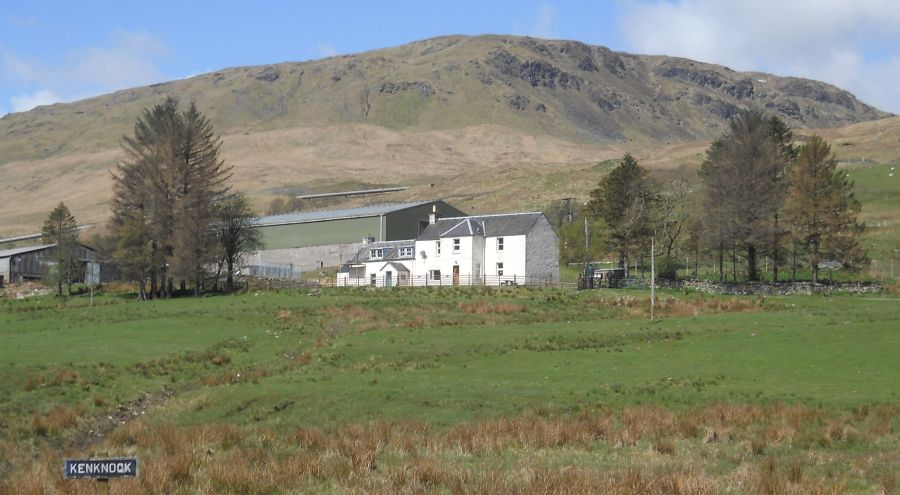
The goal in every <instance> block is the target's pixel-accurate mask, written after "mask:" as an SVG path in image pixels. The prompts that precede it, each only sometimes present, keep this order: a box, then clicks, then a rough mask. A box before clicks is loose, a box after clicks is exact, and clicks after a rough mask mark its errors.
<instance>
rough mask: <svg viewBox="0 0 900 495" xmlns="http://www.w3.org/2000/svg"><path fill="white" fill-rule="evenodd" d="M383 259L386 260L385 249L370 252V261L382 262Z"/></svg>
mask: <svg viewBox="0 0 900 495" xmlns="http://www.w3.org/2000/svg"><path fill="white" fill-rule="evenodd" d="M381 258H384V249H371V250H369V259H372V260H380V259H381Z"/></svg>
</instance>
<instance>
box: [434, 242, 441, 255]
mask: <svg viewBox="0 0 900 495" xmlns="http://www.w3.org/2000/svg"><path fill="white" fill-rule="evenodd" d="M434 246H435V251H436V255H437V256H440V255H441V241H435V243H434Z"/></svg>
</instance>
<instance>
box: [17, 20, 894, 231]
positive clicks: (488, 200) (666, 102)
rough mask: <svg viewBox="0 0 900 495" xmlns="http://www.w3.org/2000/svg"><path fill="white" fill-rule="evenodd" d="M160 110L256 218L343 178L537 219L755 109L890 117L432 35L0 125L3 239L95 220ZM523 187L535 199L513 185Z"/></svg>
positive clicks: (809, 84)
mask: <svg viewBox="0 0 900 495" xmlns="http://www.w3.org/2000/svg"><path fill="white" fill-rule="evenodd" d="M167 95H173V96H176V97H178V98H180V99H181V100H182V101H184V102H187V101H193V102H196V103H197V105H198V106H199V108H200V109H201V111H203V112H204V113H205V114H206V115H207V116H209V118H210V119H211V121H212V122H213V124H214V125H215V128H216V131H217V132H219V133H220V134H221V135H222V138H223V157H224V158H225V159H226V161H227V162H228V163H229V164H231V165H233V166H234V170H235V181H234V182H235V187H236V188H238V189H242V190H245V191H247V192H249V193H250V194H251V196H252V197H253V199H254V201H255V204H256V206H257V207H258V208H260V207H262V206H264V204H265V202H266V201H267V200H268V199H269V198H271V197H272V196H273V195H275V194H277V191H280V190H288V189H289V190H297V191H306V192H316V191H317V190H321V189H324V188H327V187H328V184H333V183H335V182H340V181H344V182H346V181H350V182H355V183H359V184H382V183H390V184H393V183H400V182H402V183H405V184H410V185H413V186H414V187H413V188H411V189H410V190H409V191H408V192H406V193H405V195H401V196H397V197H396V199H400V200H404V199H416V198H426V199H430V198H432V197H445V198H450V199H457V200H458V201H460V202H461V205H460V206H461V207H463V209H467V211H469V210H471V211H485V209H509V208H518V207H530V208H533V207H535V206H536V204H532V203H534V202H535V201H537V200H538V198H545V197H546V196H547V195H548V194H550V193H553V194H557V193H558V195H577V194H580V191H581V190H582V189H583V187H582V186H583V184H581V185H577V186H573V185H570V184H568V183H565V181H563V180H562V178H563V177H568V178H571V177H573V176H574V177H577V176H581V174H594V172H595V171H593V168H592V167H593V165H594V164H596V163H597V162H599V161H602V160H606V159H610V158H615V157H617V156H621V155H622V153H624V152H626V151H627V152H632V153H634V154H635V155H636V156H638V157H639V158H642V159H643V158H648V159H649V161H648V163H651V164H654V165H660V164H667V163H668V164H671V163H672V162H673V161H678V162H691V163H694V162H696V161H697V157H696V156H695V155H696V154H697V152H696V150H698V149H699V150H702V147H703V146H704V145H703V144H702V143H704V142H707V141H708V140H709V139H711V138H714V137H716V136H718V135H719V134H720V133H721V132H722V130H723V129H724V126H725V123H726V122H727V118H728V117H729V116H731V115H733V114H734V113H735V112H737V111H739V110H740V109H741V108H745V107H747V106H750V105H756V106H760V107H762V108H767V109H768V110H769V111H772V112H775V113H777V114H778V115H781V116H782V117H784V118H785V120H786V121H787V122H788V123H789V124H790V125H792V126H794V127H805V128H816V127H842V126H847V125H849V124H854V123H859V122H868V121H874V120H876V119H883V118H884V117H887V116H889V115H890V114H887V113H885V112H881V111H880V110H877V109H875V108H873V107H871V106H869V105H866V104H865V103H863V102H861V101H859V100H857V99H856V98H855V97H854V96H853V95H852V94H850V93H848V92H846V91H844V90H841V89H839V88H836V87H834V86H831V85H828V84H825V83H821V82H817V81H812V80H806V79H799V78H791V77H779V76H772V75H768V74H762V73H756V72H736V71H733V70H731V69H729V68H727V67H723V66H717V65H714V64H705V63H701V62H695V61H691V60H688V59H682V58H673V57H664V56H658V55H653V56H647V55H632V54H627V53H624V52H615V51H612V50H610V49H608V48H606V47H600V46H592V45H586V44H584V43H580V42H576V41H566V40H541V39H536V38H527V37H514V36H502V35H484V36H477V37H470V36H460V35H454V36H443V37H438V38H430V39H427V40H421V41H416V42H412V43H408V44H405V45H401V46H398V47H393V48H386V49H378V50H371V51H367V52H363V53H359V54H353V55H339V56H335V57H329V58H326V59H320V60H315V61H307V62H284V63H280V64H264V65H258V66H248V67H236V68H230V69H222V70H218V71H213V72H210V73H207V74H201V75H198V76H194V77H191V78H186V79H180V80H175V81H169V82H165V83H160V84H155V85H151V86H145V87H140V88H131V89H126V90H121V91H117V92H115V93H112V94H108V95H101V96H97V97H94V98H90V99H87V100H82V101H78V102H72V103H65V104H55V105H49V106H44V107H38V108H36V109H34V110H31V111H29V112H24V113H19V114H11V115H7V116H5V117H3V118H0V175H2V176H3V177H4V181H3V183H2V184H0V197H2V198H4V199H5V201H2V202H0V219H2V221H0V223H2V224H4V225H3V226H0V231H2V232H0V234H3V233H18V232H21V231H23V230H26V227H25V226H28V225H30V226H34V225H39V224H40V221H41V218H42V217H43V216H45V215H46V212H47V211H49V209H50V208H51V207H52V205H54V204H55V203H56V202H58V201H59V200H61V199H64V200H66V202H67V203H71V204H70V207H71V208H72V210H73V212H75V213H76V215H77V216H79V219H80V220H81V219H83V220H84V221H86V222H87V221H90V222H102V221H103V220H104V219H105V217H106V215H107V212H108V200H109V194H110V188H109V185H110V174H109V170H110V169H111V168H112V167H113V166H114V165H115V163H116V162H117V161H118V160H120V159H121V157H122V153H121V149H120V146H119V142H120V139H121V137H122V136H123V135H128V134H131V130H132V128H133V124H134V120H135V118H136V117H137V116H138V114H139V113H140V111H141V110H142V109H144V108H146V107H148V106H151V105H153V104H155V103H158V102H159V101H161V99H162V98H163V97H165V96H167ZM888 121H889V122H893V120H891V119H888ZM679 149H687V150H691V151H690V152H685V153H682V152H681V151H677V150H679ZM673 150H676V151H673ZM848 150H849V148H848ZM667 154H669V155H667ZM667 156H668V158H667ZM673 157H677V158H673ZM660 166H662V165H660ZM573 174H574V175H573ZM532 179H534V181H536V183H540V184H542V186H541V187H544V188H545V189H544V190H536V189H534V188H532V186H529V185H527V184H520V185H515V184H514V183H515V182H516V181H526V180H532ZM431 184H435V186H431ZM520 186H521V187H520ZM548 188H549V189H548ZM386 199H394V197H392V196H389V197H387V198H386Z"/></svg>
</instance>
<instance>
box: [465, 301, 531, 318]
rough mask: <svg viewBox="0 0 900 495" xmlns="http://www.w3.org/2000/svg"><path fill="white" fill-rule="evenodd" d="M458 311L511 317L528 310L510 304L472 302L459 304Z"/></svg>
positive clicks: (518, 305) (519, 305)
mask: <svg viewBox="0 0 900 495" xmlns="http://www.w3.org/2000/svg"><path fill="white" fill-rule="evenodd" d="M458 307H459V309H460V310H462V311H465V312H466V313H473V314H476V315H486V314H498V315H511V314H516V313H525V312H526V311H528V308H527V307H525V305H524V304H519V303H512V302H492V301H473V302H463V303H459V305H458Z"/></svg>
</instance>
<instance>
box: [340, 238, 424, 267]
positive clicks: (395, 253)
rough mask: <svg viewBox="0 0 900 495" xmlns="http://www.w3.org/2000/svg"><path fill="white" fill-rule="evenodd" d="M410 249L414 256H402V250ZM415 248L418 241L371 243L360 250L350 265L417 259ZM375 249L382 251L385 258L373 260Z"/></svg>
mask: <svg viewBox="0 0 900 495" xmlns="http://www.w3.org/2000/svg"><path fill="white" fill-rule="evenodd" d="M401 247H408V248H411V249H410V252H412V253H413V254H411V255H407V256H400V248H401ZM415 247H416V240H415V239H406V240H402V241H377V242H370V243H368V244H366V245H365V246H363V247H362V248H360V250H359V252H357V253H356V256H355V257H354V258H353V259H352V260H350V263H364V262H366V261H396V260H411V259H413V258H415ZM373 249H381V250H382V254H383V256H382V257H381V258H376V259H374V260H373V259H371V258H370V256H371V254H372V250H373Z"/></svg>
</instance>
